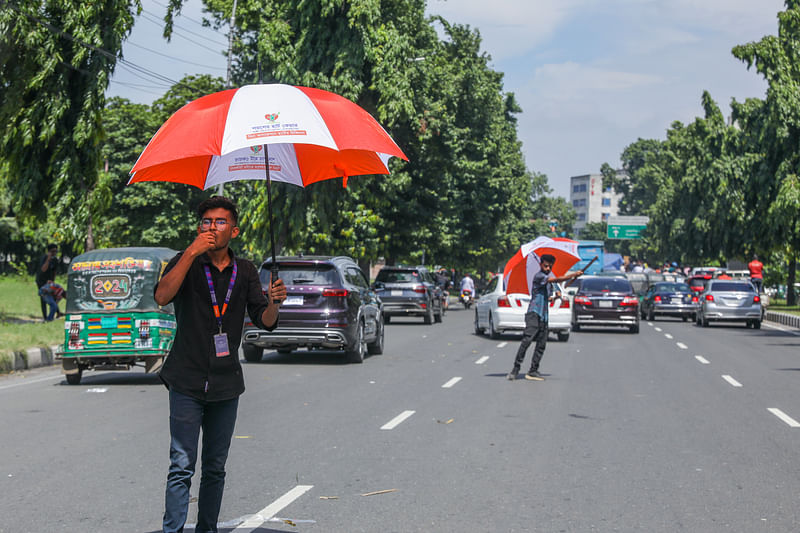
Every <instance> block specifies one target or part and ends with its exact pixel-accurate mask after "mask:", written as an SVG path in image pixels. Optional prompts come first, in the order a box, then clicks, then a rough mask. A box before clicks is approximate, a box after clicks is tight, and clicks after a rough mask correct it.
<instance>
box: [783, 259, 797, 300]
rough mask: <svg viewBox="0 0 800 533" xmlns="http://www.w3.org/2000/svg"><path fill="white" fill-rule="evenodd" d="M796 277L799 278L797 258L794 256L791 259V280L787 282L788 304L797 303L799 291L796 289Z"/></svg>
mask: <svg viewBox="0 0 800 533" xmlns="http://www.w3.org/2000/svg"><path fill="white" fill-rule="evenodd" d="M795 279H797V258H796V257H794V256H792V258H791V259H790V260H789V280H788V281H787V283H786V285H787V287H786V305H797V292H796V291H795V290H794V281H795Z"/></svg>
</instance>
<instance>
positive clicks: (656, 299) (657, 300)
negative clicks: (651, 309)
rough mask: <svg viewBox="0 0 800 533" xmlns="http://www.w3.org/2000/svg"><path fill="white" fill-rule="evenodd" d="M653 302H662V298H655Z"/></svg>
mask: <svg viewBox="0 0 800 533" xmlns="http://www.w3.org/2000/svg"><path fill="white" fill-rule="evenodd" d="M653 301H654V302H660V301H661V296H655V297H654V298H653Z"/></svg>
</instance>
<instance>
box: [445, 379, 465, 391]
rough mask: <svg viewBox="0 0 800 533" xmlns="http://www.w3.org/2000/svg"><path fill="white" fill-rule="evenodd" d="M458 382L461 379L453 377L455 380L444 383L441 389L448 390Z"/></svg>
mask: <svg viewBox="0 0 800 533" xmlns="http://www.w3.org/2000/svg"><path fill="white" fill-rule="evenodd" d="M459 381H461V378H460V377H455V378H453V379H451V380H450V381H448V382H447V383H445V384H444V385H442V388H443V389H450V388H452V387H453V385H455V384H456V383H458V382H459Z"/></svg>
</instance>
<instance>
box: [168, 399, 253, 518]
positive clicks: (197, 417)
mask: <svg viewBox="0 0 800 533" xmlns="http://www.w3.org/2000/svg"><path fill="white" fill-rule="evenodd" d="M238 406H239V398H234V399H232V400H224V401H219V402H206V401H203V400H198V399H196V398H192V397H191V396H187V395H185V394H181V393H179V392H176V391H174V390H171V391H170V393H169V412H170V415H169V432H170V436H171V442H170V450H169V458H170V463H171V464H170V467H169V475H168V476H167V491H166V506H165V507H166V510H165V511H164V533H175V532H180V531H183V525H184V524H185V523H186V515H187V514H188V511H189V487H190V486H191V484H192V475H194V469H195V463H196V462H197V445H198V438H199V435H200V429H201V428H202V430H203V457H202V462H203V473H202V475H201V477H200V491H199V493H198V497H197V526H196V527H195V531H196V532H197V533H209V532H211V533H216V531H217V518H218V517H219V509H220V506H221V505H222V491H223V489H224V488H225V461H226V460H227V459H228V449H229V448H230V445H231V438H232V437H233V428H234V426H235V425H236V411H237V408H238Z"/></svg>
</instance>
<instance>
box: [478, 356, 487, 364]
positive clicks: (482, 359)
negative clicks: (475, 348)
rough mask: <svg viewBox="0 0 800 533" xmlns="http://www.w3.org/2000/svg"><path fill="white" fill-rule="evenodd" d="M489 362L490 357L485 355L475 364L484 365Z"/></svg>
mask: <svg viewBox="0 0 800 533" xmlns="http://www.w3.org/2000/svg"><path fill="white" fill-rule="evenodd" d="M488 360H489V356H488V355H484V356H483V357H481V358H480V359H478V360H477V361H475V364H476V365H482V364H483V363H485V362H486V361H488Z"/></svg>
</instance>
